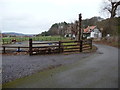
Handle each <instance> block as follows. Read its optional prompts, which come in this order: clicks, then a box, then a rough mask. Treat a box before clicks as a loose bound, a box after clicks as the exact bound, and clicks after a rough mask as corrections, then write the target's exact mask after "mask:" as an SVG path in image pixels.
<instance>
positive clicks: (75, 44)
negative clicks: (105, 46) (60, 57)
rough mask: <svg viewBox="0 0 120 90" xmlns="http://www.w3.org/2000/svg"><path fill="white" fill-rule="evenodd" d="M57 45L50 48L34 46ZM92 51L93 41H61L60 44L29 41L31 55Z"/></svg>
mask: <svg viewBox="0 0 120 90" xmlns="http://www.w3.org/2000/svg"><path fill="white" fill-rule="evenodd" d="M49 43H51V44H57V45H49V46H34V45H37V44H38V45H40V44H45V45H46V44H49ZM90 49H92V40H91V39H90V40H80V41H59V42H44V43H35V42H34V43H33V41H32V39H30V40H29V55H30V56H31V55H34V54H51V53H62V52H82V51H83V50H90Z"/></svg>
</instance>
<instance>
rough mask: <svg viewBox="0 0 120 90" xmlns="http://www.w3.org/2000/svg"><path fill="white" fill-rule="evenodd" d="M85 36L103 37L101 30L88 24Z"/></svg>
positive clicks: (84, 32)
mask: <svg viewBox="0 0 120 90" xmlns="http://www.w3.org/2000/svg"><path fill="white" fill-rule="evenodd" d="M83 36H84V37H86V38H87V39H88V38H99V39H100V38H102V33H101V31H100V30H99V29H98V28H97V27H96V26H88V27H87V28H86V29H84V31H83Z"/></svg>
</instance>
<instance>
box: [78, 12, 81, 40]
mask: <svg viewBox="0 0 120 90" xmlns="http://www.w3.org/2000/svg"><path fill="white" fill-rule="evenodd" d="M81 21H82V15H81V13H80V14H79V37H78V40H79V41H80V40H81V39H82V32H81Z"/></svg>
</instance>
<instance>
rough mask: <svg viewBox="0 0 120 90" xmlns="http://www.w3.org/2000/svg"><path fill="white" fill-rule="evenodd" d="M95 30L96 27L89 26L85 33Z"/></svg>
mask: <svg viewBox="0 0 120 90" xmlns="http://www.w3.org/2000/svg"><path fill="white" fill-rule="evenodd" d="M95 28H96V26H88V27H87V28H85V29H84V33H89V32H91V31H92V30H93V29H95Z"/></svg>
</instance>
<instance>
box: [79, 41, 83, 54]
mask: <svg viewBox="0 0 120 90" xmlns="http://www.w3.org/2000/svg"><path fill="white" fill-rule="evenodd" d="M79 42H80V52H82V43H83V40H80V41H79Z"/></svg>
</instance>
